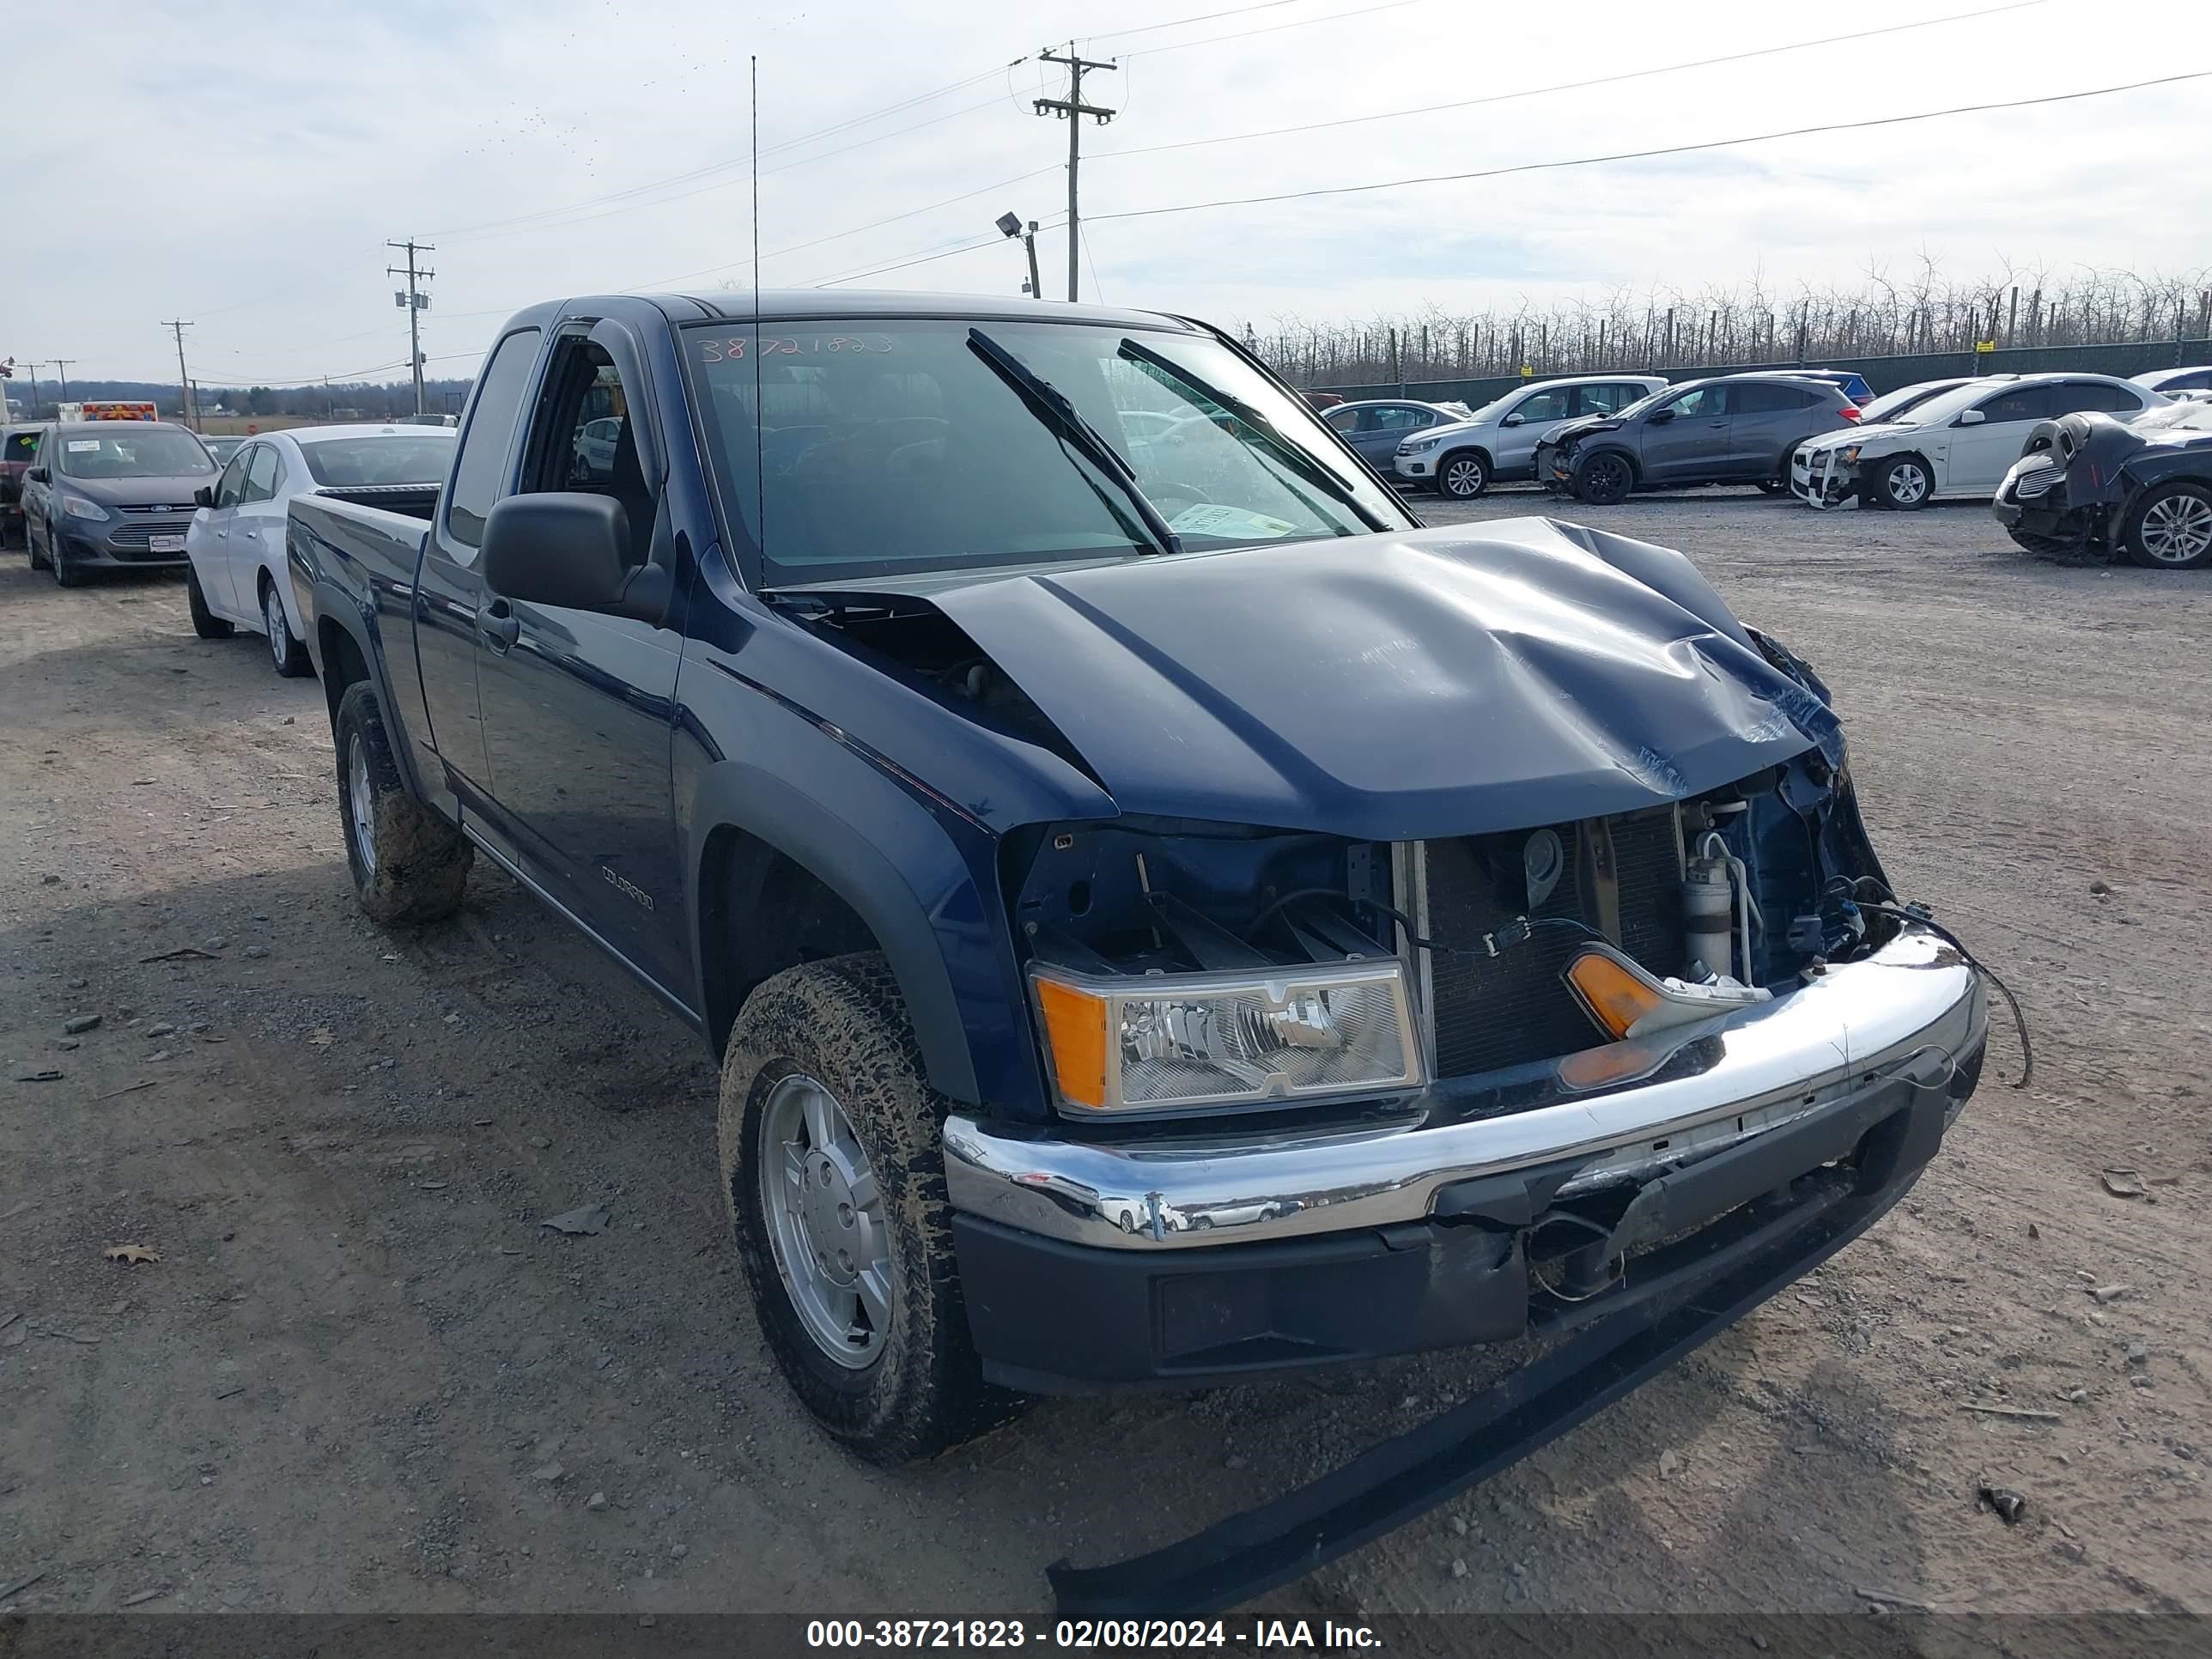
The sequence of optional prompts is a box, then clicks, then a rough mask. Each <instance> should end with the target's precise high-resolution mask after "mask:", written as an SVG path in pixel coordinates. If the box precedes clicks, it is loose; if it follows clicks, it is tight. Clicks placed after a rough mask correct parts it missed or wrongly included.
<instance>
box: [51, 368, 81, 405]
mask: <svg viewBox="0 0 2212 1659" xmlns="http://www.w3.org/2000/svg"><path fill="white" fill-rule="evenodd" d="M73 362H76V358H74V357H57V358H55V359H54V362H53V366H54V368H56V369H58V371H59V372H60V374H61V377H62V401H63V402H64V403H67V402H68V401H69V366H70V364H71V363H73Z"/></svg>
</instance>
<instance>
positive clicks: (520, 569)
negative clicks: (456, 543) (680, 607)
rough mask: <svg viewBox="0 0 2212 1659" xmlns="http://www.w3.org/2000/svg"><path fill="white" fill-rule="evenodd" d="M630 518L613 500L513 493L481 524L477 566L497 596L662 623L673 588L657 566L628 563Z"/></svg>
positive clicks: (568, 493) (553, 492)
mask: <svg viewBox="0 0 2212 1659" xmlns="http://www.w3.org/2000/svg"><path fill="white" fill-rule="evenodd" d="M628 553H629V516H628V515H627V514H626V513H623V509H622V505H621V503H620V502H618V501H616V500H615V499H614V498H613V497H612V496H611V495H590V494H587V493H585V492H582V491H569V490H549V491H546V492H544V493H543V494H540V495H509V496H508V497H507V499H506V500H505V501H501V502H500V503H499V504H498V505H497V506H495V507H493V508H492V510H491V513H490V515H489V517H487V518H486V519H485V520H484V530H483V549H482V550H481V551H480V552H479V554H478V555H477V568H478V569H479V570H481V571H482V572H483V580H484V583H485V585H486V586H488V587H489V588H490V589H491V591H492V592H495V593H497V594H500V595H502V596H503V597H505V598H507V599H521V600H523V601H525V602H526V603H528V604H531V605H564V606H566V607H568V609H570V610H574V611H600V612H603V613H605V615H608V616H611V617H629V618H630V619H631V620H632V621H633V622H641V623H652V624H653V625H654V626H655V627H658V626H659V624H660V622H661V620H662V618H664V617H665V616H666V615H667V614H668V601H669V598H670V596H671V593H672V592H673V591H674V584H673V583H672V582H671V580H670V578H669V574H668V572H667V571H665V570H664V569H662V568H660V567H659V565H652V564H647V565H639V566H637V567H635V568H633V567H631V566H630V564H629V562H628V559H627V557H626V556H627V555H628Z"/></svg>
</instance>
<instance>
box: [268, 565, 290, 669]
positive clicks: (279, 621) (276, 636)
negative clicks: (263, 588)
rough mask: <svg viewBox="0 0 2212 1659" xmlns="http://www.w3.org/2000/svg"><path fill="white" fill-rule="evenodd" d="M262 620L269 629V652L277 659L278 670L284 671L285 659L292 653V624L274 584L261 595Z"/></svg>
mask: <svg viewBox="0 0 2212 1659" xmlns="http://www.w3.org/2000/svg"><path fill="white" fill-rule="evenodd" d="M261 621H262V624H263V626H264V627H265V628H266V629H268V631H269V654H270V656H271V657H273V658H275V659H276V671H277V672H278V673H280V674H281V673H283V671H284V663H285V659H287V658H288V657H289V655H290V654H291V644H292V629H291V624H290V623H287V622H286V621H285V620H284V601H283V599H280V598H279V597H278V596H277V593H276V587H275V586H274V585H273V584H272V585H271V586H270V588H269V591H268V592H265V593H264V594H263V595H262V596H261Z"/></svg>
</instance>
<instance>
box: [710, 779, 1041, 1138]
mask: <svg viewBox="0 0 2212 1659" xmlns="http://www.w3.org/2000/svg"><path fill="white" fill-rule="evenodd" d="M848 760H849V761H850V764H851V766H852V767H853V768H854V769H857V770H856V771H847V772H845V773H844V775H843V776H842V778H840V779H837V780H836V781H835V787H836V788H837V789H840V790H849V789H851V788H853V787H855V780H856V779H857V778H858V776H859V775H860V773H865V774H866V777H867V778H868V779H869V780H870V782H867V783H862V784H860V785H858V787H860V788H861V789H863V790H864V791H865V792H866V800H867V811H868V813H869V815H870V817H871V818H872V820H873V826H874V827H873V828H872V829H871V831H870V832H869V833H866V834H863V833H862V832H861V830H860V829H858V828H856V827H855V822H854V817H855V815H854V813H853V812H852V811H849V810H841V809H840V808H839V807H838V806H836V805H832V804H830V803H829V802H825V801H824V800H823V799H819V798H817V795H815V794H812V793H808V792H807V791H805V790H803V789H801V788H800V787H799V786H798V785H797V784H796V783H794V782H793V781H792V779H791V777H790V776H787V775H785V774H784V773H782V772H781V771H777V770H770V769H766V768H763V767H760V766H756V765H753V764H750V763H748V762H745V761H742V760H734V759H724V760H721V761H718V762H715V763H713V764H711V765H710V766H708V768H707V769H706V770H705V771H704V772H703V773H702V774H701V775H700V776H699V779H698V782H697V785H696V788H695V789H694V791H693V793H692V795H691V799H690V809H689V810H690V816H689V823H688V824H687V826H686V827H687V831H688V847H687V851H686V860H687V862H686V866H685V867H686V868H687V869H688V870H690V872H691V875H692V883H693V890H692V896H693V902H692V903H691V905H690V927H691V933H692V951H693V960H694V961H696V963H699V965H700V970H701V975H702V986H701V991H702V998H701V1003H702V1012H705V1014H706V1017H707V1018H708V1024H709V1036H710V1038H711V1040H712V1041H713V1042H714V1043H715V1044H716V1045H717V1046H718V1047H719V1046H720V1044H721V1043H722V1042H723V1041H724V1040H725V1038H726V1036H727V1034H728V1024H729V1021H730V1020H731V1019H732V1018H734V1017H735V1014H736V1012H737V1009H736V1006H735V999H732V1006H729V1007H727V1008H724V1009H720V1010H716V1009H714V1008H710V1007H708V1006H706V1005H707V1004H708V1002H709V1001H710V1000H711V999H709V998H708V996H707V995H706V994H705V992H706V989H707V987H706V985H705V983H704V980H705V976H706V972H707V963H708V955H709V953H710V952H711V951H714V949H716V948H717V946H716V944H715V942H714V940H713V939H709V938H708V937H707V936H706V931H705V921H706V917H707V911H708V906H707V904H706V903H705V902H704V899H705V896H706V894H707V893H708V890H709V887H708V884H709V883H710V882H711V881H713V880H714V879H715V872H714V871H712V870H711V869H710V868H709V867H708V866H709V861H710V860H712V859H713V858H714V857H715V856H718V854H717V850H716V840H717V836H718V835H719V834H720V832H722V831H725V830H736V831H738V832H740V833H741V834H744V835H746V836H751V837H752V838H753V839H754V840H755V841H757V842H759V843H761V844H762V845H763V846H764V847H767V848H770V849H771V850H773V851H775V852H776V853H779V854H782V855H783V856H784V857H785V858H787V859H789V860H791V861H792V862H793V864H795V865H797V866H799V868H800V869H802V870H805V872H807V873H808V874H810V875H811V876H812V877H814V878H815V879H816V880H817V881H819V882H820V883H821V884H823V886H824V887H826V888H828V889H829V890H830V891H831V892H832V893H834V894H836V896H838V897H839V898H841V899H842V900H843V901H844V902H845V903H846V904H848V906H850V907H851V908H852V910H853V912H854V915H857V916H859V917H860V920H861V921H862V922H864V923H865V924H866V926H867V927H868V930H869V932H870V933H873V934H874V935H875V939H876V942H877V944H878V945H879V946H880V947H881V948H882V950H883V952H884V957H885V959H886V960H887V961H888V962H889V963H890V969H891V974H892V976H893V977H894V978H895V979H896V981H898V987H899V994H900V996H901V997H902V999H903V1000H904V1001H905V1003H906V1006H907V1012H908V1016H909V1017H910V1018H911V1019H912V1020H913V1022H914V1030H915V1041H916V1042H917V1043H918V1044H919V1045H920V1048H921V1058H922V1065H923V1069H924V1071H925V1073H927V1077H928V1079H929V1083H930V1086H931V1087H932V1088H933V1089H935V1090H937V1091H939V1093H940V1094H943V1095H945V1096H948V1097H951V1099H954V1100H957V1101H961V1102H963V1103H968V1104H970V1105H975V1104H981V1090H980V1088H979V1085H978V1080H977V1070H976V1066H975V1056H974V1054H973V1053H972V1052H971V1048H970V1045H969V1034H968V1031H967V1030H966V1027H965V1024H964V1023H963V1018H962V1012H961V999H960V997H959V995H958V994H957V991H956V989H955V987H954V985H953V977H952V974H951V970H950V969H948V967H947V965H946V962H945V954H946V952H945V947H944V944H943V941H942V939H941V936H940V933H941V929H942V928H943V927H944V926H945V918H946V914H947V909H948V905H947V900H948V898H950V897H952V896H956V895H958V894H961V893H963V892H967V893H975V881H974V878H973V877H972V874H971V872H970V871H969V866H968V864H967V862H966V860H964V859H963V857H962V856H961V853H960V849H959V848H958V847H957V846H956V845H955V844H954V842H953V841H952V839H951V836H949V835H947V834H946V833H945V829H944V828H943V826H942V825H940V824H939V823H938V822H937V820H936V819H935V818H934V817H933V816H932V815H931V813H930V812H929V811H927V809H926V808H924V807H923V806H922V805H921V804H920V803H919V802H917V801H916V800H915V799H914V798H913V797H912V796H910V795H908V794H907V793H905V792H904V791H903V790H902V789H900V788H899V787H897V786H896V784H894V783H892V782H891V781H890V780H889V779H888V778H885V777H884V776H883V775H881V774H880V773H877V772H875V771H874V770H873V769H870V768H867V767H866V765H865V763H861V762H860V761H858V760H857V759H856V758H852V757H848ZM834 765H835V763H829V764H827V765H825V764H822V763H818V762H817V764H816V765H814V766H812V767H810V769H809V775H808V781H809V782H810V783H811V784H814V785H817V786H820V785H823V784H824V783H830V782H832V780H831V779H829V778H828V777H826V776H825V773H827V772H829V770H830V769H831V767H832V766H834ZM886 848H896V849H897V851H898V854H899V856H900V860H901V861H900V862H894V861H893V859H892V857H891V856H890V853H889V852H887V851H886V850H885V849H886ZM918 888H919V889H922V890H927V892H926V893H925V891H921V890H917V889H918ZM975 897H976V898H977V900H978V901H980V902H987V896H985V895H982V894H980V893H975ZM953 908H957V904H956V905H955V906H954V907H953ZM975 921H976V922H977V923H978V924H979V926H978V930H977V931H978V933H979V934H980V933H981V931H982V929H981V922H982V921H983V918H982V916H981V915H977V916H976V918H975ZM996 994H997V995H998V996H999V997H1000V1000H1003V996H1004V993H1003V991H1002V990H1000V991H999V992H997V993H996Z"/></svg>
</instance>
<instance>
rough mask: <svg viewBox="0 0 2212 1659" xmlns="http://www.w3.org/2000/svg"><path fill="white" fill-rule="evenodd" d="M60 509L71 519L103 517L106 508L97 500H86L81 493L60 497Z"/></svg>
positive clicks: (105, 514) (104, 516)
mask: <svg viewBox="0 0 2212 1659" xmlns="http://www.w3.org/2000/svg"><path fill="white" fill-rule="evenodd" d="M62 511H63V512H64V513H68V514H69V515H70V517H71V518H72V519H104V518H106V516H107V509H106V507H102V506H101V505H100V503H99V502H98V501H87V500H85V498H84V497H83V496H82V495H64V496H63V497H62Z"/></svg>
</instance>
